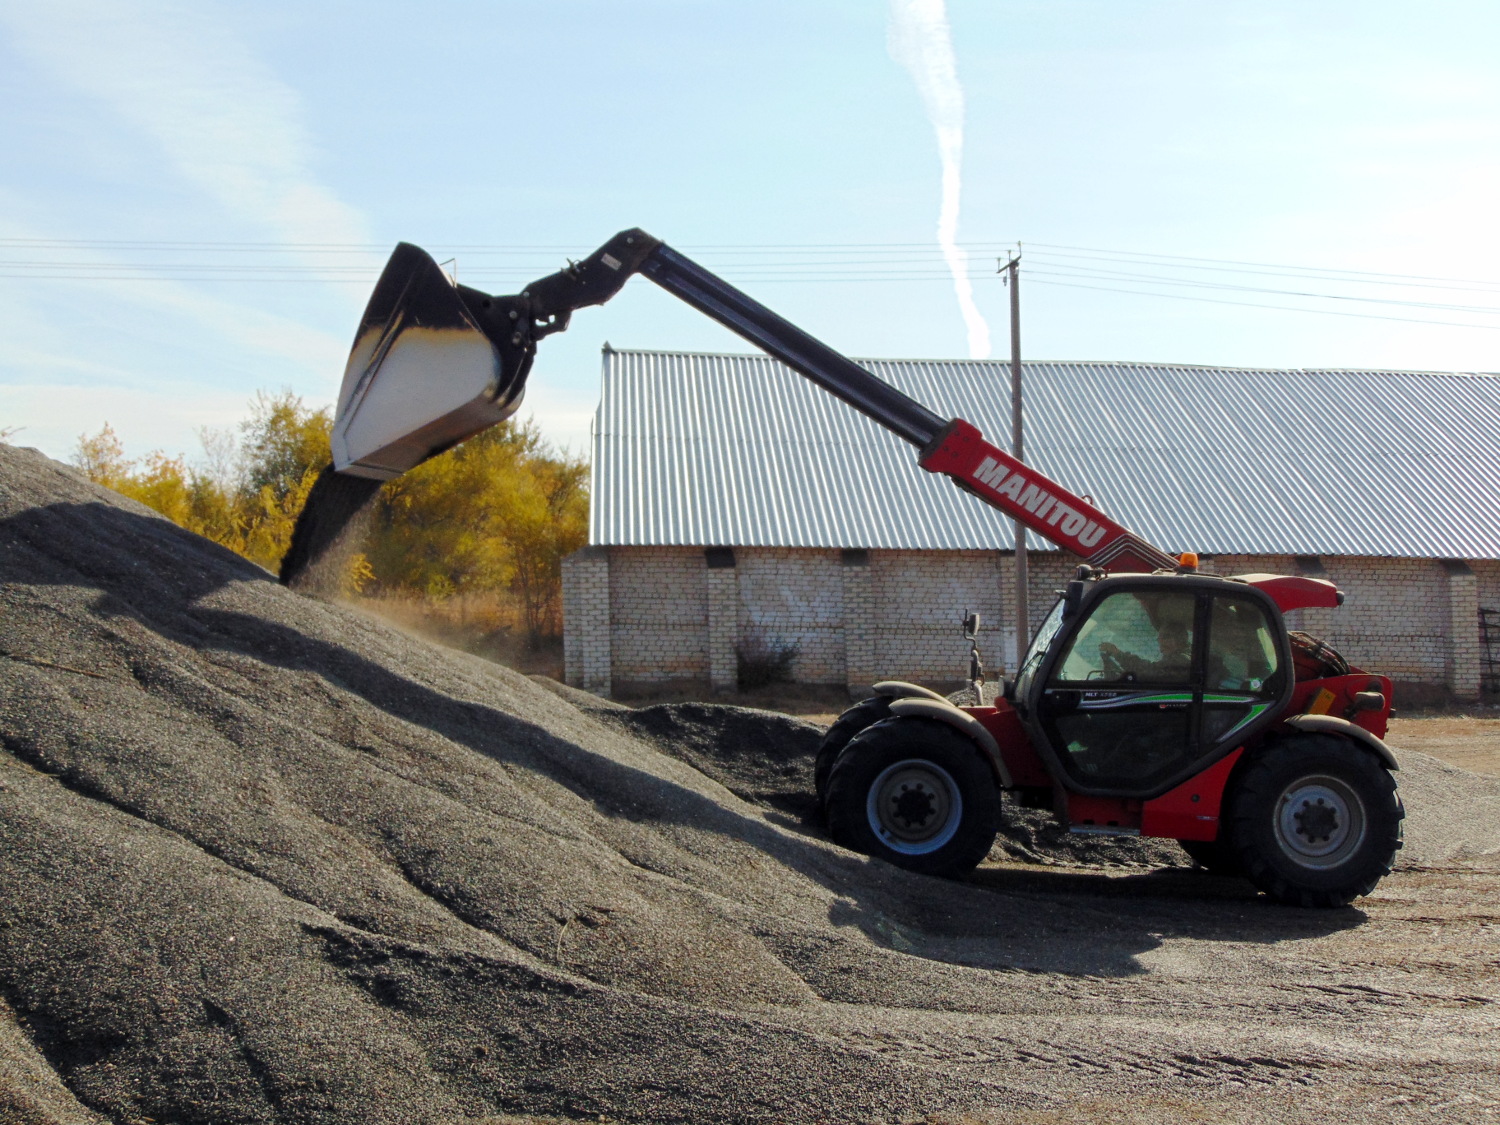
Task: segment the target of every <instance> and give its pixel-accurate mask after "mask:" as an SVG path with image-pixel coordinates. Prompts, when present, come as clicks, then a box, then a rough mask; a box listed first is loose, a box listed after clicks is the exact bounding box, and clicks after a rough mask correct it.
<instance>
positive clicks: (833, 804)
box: [827, 717, 1000, 878]
mask: <svg viewBox="0 0 1500 1125" xmlns="http://www.w3.org/2000/svg"><path fill="white" fill-rule="evenodd" d="M903 757H922V758H927V759H929V760H931V761H933V762H935V763H936V764H937V765H940V766H942V767H943V768H944V769H945V770H947V771H948V773H949V774H950V776H952V777H953V779H954V781H955V782H956V783H957V784H958V786H959V789H960V791H961V793H962V795H963V800H964V819H963V821H962V822H961V825H960V828H959V830H958V833H957V835H955V836H954V838H953V839H952V840H951V841H950V842H949V843H948V844H946V845H944V846H943V847H942V848H941V849H939V850H938V851H936V852H931V853H928V854H927V855H918V856H912V855H905V854H902V853H899V852H894V851H892V850H891V849H889V848H887V847H886V846H885V845H884V844H882V843H881V842H880V840H879V839H878V838H877V837H876V836H875V833H874V832H873V831H872V830H871V829H870V825H869V820H868V819H867V817H866V813H865V799H866V796H867V794H868V792H869V786H870V785H871V784H872V783H873V782H874V780H875V778H876V777H877V776H878V775H879V773H880V772H881V770H883V769H885V767H886V766H887V765H889V764H890V763H892V762H895V761H898V760H899V759H900V758H903ZM827 815H828V830H829V835H830V836H832V837H833V840H834V842H835V843H837V844H841V845H842V846H844V847H846V848H849V849H851V850H853V851H859V852H864V853H865V854H866V855H872V856H875V857H877V858H879V859H884V860H886V861H887V862H889V863H892V864H895V865H896V866H897V867H904V868H906V869H907V870H909V871H918V872H921V873H923V874H926V875H938V876H943V877H947V878H956V877H958V876H962V875H966V874H968V872H970V871H972V870H973V869H974V868H975V867H976V866H977V865H978V864H979V863H980V861H981V860H983V859H984V857H985V856H987V855H988V854H989V851H990V848H991V846H992V845H993V844H994V842H995V836H996V834H997V833H998V831H999V828H1000V791H999V789H998V788H996V786H995V780H994V776H993V775H992V774H991V773H990V768H989V766H988V765H987V764H986V762H985V761H984V758H983V757H982V755H981V753H980V751H979V748H978V747H977V746H975V745H974V743H973V742H972V741H970V740H969V739H968V738H967V737H966V736H964V735H963V734H961V733H960V732H958V731H956V730H954V729H953V728H952V727H950V726H948V725H947V724H945V723H940V722H936V721H934V720H932V719H914V718H897V717H892V718H888V719H883V720H881V721H880V722H878V723H875V724H873V725H872V726H869V727H866V728H865V729H864V730H862V731H860V732H859V734H857V735H855V737H854V738H853V739H851V740H850V742H849V744H848V745H847V746H846V747H845V748H844V751H843V753H841V754H840V755H839V756H838V758H837V760H836V761H835V762H834V763H833V768H832V769H831V770H830V771H829V777H828V799H827Z"/></svg>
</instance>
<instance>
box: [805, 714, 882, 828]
mask: <svg viewBox="0 0 1500 1125" xmlns="http://www.w3.org/2000/svg"><path fill="white" fill-rule="evenodd" d="M890 717H891V701H890V699H889V698H888V697H886V696H884V695H876V696H872V697H871V698H869V699H866V700H865V701H864V702H862V703H856V704H855V705H854V706H853V707H851V708H849V710H847V711H845V712H844V713H843V714H842V715H840V716H839V717H838V718H837V719H836V720H835V721H834V724H833V726H831V727H829V728H828V733H827V734H825V735H824V736H823V741H822V742H820V743H819V744H818V756H817V757H816V758H814V759H813V785H814V787H815V788H816V789H817V791H818V805H819V807H820V808H821V807H822V805H823V802H824V801H825V800H826V799H827V797H828V774H829V773H830V772H831V771H832V770H833V763H834V762H836V761H837V760H838V756H839V755H840V754H842V753H843V752H844V747H845V746H848V745H849V740H850V739H851V738H853V737H854V736H855V735H856V734H858V733H859V732H860V731H862V730H864V729H865V728H866V727H871V726H874V725H875V724H876V723H878V722H880V720H881V719H889V718H890Z"/></svg>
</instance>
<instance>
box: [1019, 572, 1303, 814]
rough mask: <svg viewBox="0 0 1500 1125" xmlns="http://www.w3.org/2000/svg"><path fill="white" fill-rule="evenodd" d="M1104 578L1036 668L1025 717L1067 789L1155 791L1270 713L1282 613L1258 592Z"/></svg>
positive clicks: (1234, 742) (1281, 662) (1283, 688)
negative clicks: (1037, 677)
mask: <svg viewBox="0 0 1500 1125" xmlns="http://www.w3.org/2000/svg"><path fill="white" fill-rule="evenodd" d="M1106 581H1108V582H1109V586H1108V587H1104V585H1103V584H1101V590H1100V591H1099V594H1100V596H1097V597H1093V598H1088V599H1084V602H1083V605H1082V606H1081V608H1080V611H1079V616H1080V620H1078V621H1077V622H1075V623H1072V627H1071V628H1069V629H1065V630H1062V631H1061V637H1060V643H1059V644H1058V645H1057V646H1056V651H1054V652H1053V653H1052V654H1051V655H1050V656H1049V659H1048V660H1047V661H1046V662H1045V664H1044V665H1043V667H1041V668H1040V669H1038V671H1039V672H1040V674H1041V686H1040V690H1039V691H1038V690H1037V689H1036V687H1035V686H1034V685H1033V693H1032V698H1033V700H1034V702H1033V704H1032V706H1031V707H1030V708H1029V709H1030V710H1031V711H1032V716H1031V723H1032V726H1033V728H1034V729H1036V733H1038V734H1040V735H1041V738H1040V739H1039V740H1038V741H1040V742H1042V743H1043V744H1044V753H1046V754H1047V756H1049V757H1051V758H1052V759H1053V760H1054V761H1055V763H1056V766H1057V768H1058V769H1059V770H1060V771H1061V773H1062V775H1063V777H1064V778H1065V779H1066V782H1067V784H1068V787H1069V788H1071V789H1074V790H1076V791H1079V792H1083V793H1092V794H1097V795H1111V796H1130V797H1143V798H1144V797H1151V796H1155V795H1156V794H1158V793H1160V792H1164V791H1165V790H1166V789H1168V788H1170V787H1171V786H1172V785H1175V784H1177V783H1178V782H1180V781H1182V780H1184V779H1186V778H1187V777H1189V776H1191V775H1192V774H1193V773H1195V772H1197V771H1198V770H1200V769H1202V768H1204V767H1205V766H1207V765H1208V764H1209V763H1210V762H1212V761H1213V760H1215V759H1216V758H1218V757H1220V756H1222V755H1223V754H1227V753H1228V752H1229V751H1230V750H1232V749H1234V747H1235V746H1238V745H1241V744H1243V742H1244V741H1245V740H1246V739H1247V738H1248V737H1250V736H1251V735H1253V734H1254V733H1256V732H1258V731H1259V730H1260V729H1263V727H1264V722H1263V720H1266V721H1269V720H1270V719H1271V718H1274V715H1275V714H1276V713H1278V708H1277V704H1278V702H1279V701H1280V699H1281V697H1282V696H1283V695H1284V694H1286V693H1287V691H1288V690H1289V688H1290V682H1289V677H1288V675H1287V674H1286V671H1285V669H1286V668H1287V667H1289V665H1290V657H1289V654H1285V653H1283V651H1282V649H1283V648H1284V647H1285V641H1284V630H1282V631H1281V632H1278V628H1279V626H1280V620H1279V615H1276V611H1275V609H1274V607H1273V606H1271V605H1270V604H1269V602H1266V604H1264V605H1263V604H1261V602H1262V601H1265V599H1263V598H1261V597H1259V595H1258V594H1257V593H1256V592H1254V591H1246V592H1245V593H1244V594H1243V595H1241V594H1239V593H1238V592H1230V591H1226V590H1225V589H1224V587H1225V586H1226V583H1223V582H1222V581H1218V580H1208V581H1198V580H1195V579H1192V578H1186V579H1185V578H1181V577H1166V576H1163V577H1161V578H1146V579H1137V580H1134V581H1133V582H1121V583H1120V584H1118V585H1116V584H1115V583H1114V582H1113V580H1106ZM1279 636H1280V637H1282V638H1283V639H1282V640H1281V641H1280V643H1278V637H1279Z"/></svg>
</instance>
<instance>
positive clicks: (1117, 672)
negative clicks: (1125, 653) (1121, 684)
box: [1099, 641, 1134, 680]
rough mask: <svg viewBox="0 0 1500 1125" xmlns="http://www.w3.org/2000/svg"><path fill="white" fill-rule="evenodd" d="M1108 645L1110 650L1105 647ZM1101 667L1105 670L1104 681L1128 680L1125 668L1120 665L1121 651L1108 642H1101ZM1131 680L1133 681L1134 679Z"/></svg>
mask: <svg viewBox="0 0 1500 1125" xmlns="http://www.w3.org/2000/svg"><path fill="white" fill-rule="evenodd" d="M1107 644H1108V645H1109V648H1108V650H1106V649H1105V647H1104V646H1105V645H1107ZM1099 666H1100V668H1102V669H1103V670H1104V679H1106V680H1124V679H1125V678H1126V672H1125V668H1124V666H1123V665H1122V664H1121V663H1120V650H1119V649H1118V648H1116V647H1115V646H1114V645H1112V644H1110V643H1109V642H1108V641H1100V642H1099ZM1131 678H1132V679H1133V678H1134V677H1131Z"/></svg>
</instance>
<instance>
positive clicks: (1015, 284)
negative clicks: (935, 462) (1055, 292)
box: [1000, 242, 1031, 670]
mask: <svg viewBox="0 0 1500 1125" xmlns="http://www.w3.org/2000/svg"><path fill="white" fill-rule="evenodd" d="M1000 272H1002V273H1003V274H1005V284H1006V285H1008V286H1009V287H1010V451H1011V455H1012V456H1014V457H1015V459H1016V460H1017V461H1024V460H1025V459H1026V458H1025V447H1024V445H1023V443H1022V440H1021V244H1020V243H1019V242H1018V243H1016V249H1015V250H1014V251H1013V252H1012V253H1011V254H1010V257H1009V260H1008V261H1006V262H1004V263H1003V264H1002V265H1001V266H1000ZM1026 594H1027V583H1026V528H1025V526H1024V525H1022V523H1021V522H1020V521H1019V520H1017V521H1016V668H1017V670H1019V669H1020V664H1021V656H1022V654H1024V653H1025V651H1026V646H1027V645H1028V644H1030V643H1031V611H1030V609H1029V607H1028V606H1027V597H1026Z"/></svg>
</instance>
